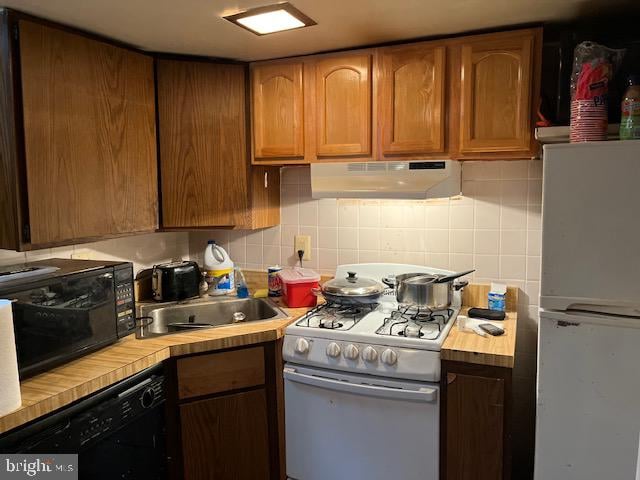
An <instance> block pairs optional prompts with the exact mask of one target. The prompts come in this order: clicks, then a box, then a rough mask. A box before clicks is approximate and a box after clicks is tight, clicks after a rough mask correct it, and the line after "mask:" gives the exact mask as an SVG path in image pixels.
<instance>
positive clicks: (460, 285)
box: [453, 280, 469, 291]
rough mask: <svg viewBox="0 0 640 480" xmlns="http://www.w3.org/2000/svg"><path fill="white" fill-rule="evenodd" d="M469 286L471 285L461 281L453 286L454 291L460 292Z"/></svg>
mask: <svg viewBox="0 0 640 480" xmlns="http://www.w3.org/2000/svg"><path fill="white" fill-rule="evenodd" d="M467 285H469V282H468V281H466V280H461V281H459V282H455V283H454V284H453V288H454V290H456V291H458V290H462V289H463V288H464V287H466V286H467Z"/></svg>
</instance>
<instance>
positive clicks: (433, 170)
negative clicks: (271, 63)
mask: <svg viewBox="0 0 640 480" xmlns="http://www.w3.org/2000/svg"><path fill="white" fill-rule="evenodd" d="M460 187H461V168H460V163H459V162H458V161H456V160H415V161H414V160H412V161H389V162H357V163H312V164H311V196H312V197H313V198H394V199H426V198H449V197H453V196H456V195H460V192H461V188H460Z"/></svg>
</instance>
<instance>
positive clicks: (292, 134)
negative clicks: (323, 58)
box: [251, 62, 304, 158]
mask: <svg viewBox="0 0 640 480" xmlns="http://www.w3.org/2000/svg"><path fill="white" fill-rule="evenodd" d="M251 84H252V93H253V136H254V156H255V158H270V157H280V158H283V157H301V156H303V155H304V134H303V131H304V125H303V113H304V112H303V97H302V63H301V62H297V63H276V64H269V65H266V64H265V65H255V66H253V67H252V69H251Z"/></svg>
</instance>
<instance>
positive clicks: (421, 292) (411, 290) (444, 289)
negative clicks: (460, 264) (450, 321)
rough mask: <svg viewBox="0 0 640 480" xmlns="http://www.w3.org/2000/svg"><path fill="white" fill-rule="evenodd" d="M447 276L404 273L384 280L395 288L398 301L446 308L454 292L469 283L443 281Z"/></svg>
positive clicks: (425, 306) (427, 306) (418, 305)
mask: <svg viewBox="0 0 640 480" xmlns="http://www.w3.org/2000/svg"><path fill="white" fill-rule="evenodd" d="M467 273H471V272H467ZM445 277H446V278H449V276H445V275H436V274H433V275H432V274H425V273H403V274H402V275H396V276H395V277H387V278H383V279H382V281H383V282H384V283H385V284H387V285H389V286H390V287H393V288H394V289H395V292H396V300H397V301H398V303H401V304H403V305H411V306H414V307H419V308H427V309H429V310H444V309H447V308H449V307H450V306H451V304H452V301H453V295H454V292H456V291H458V290H460V289H462V288H463V287H465V286H467V285H468V284H469V282H467V281H460V280H444V281H441V279H444V278H445ZM456 278H457V277H456Z"/></svg>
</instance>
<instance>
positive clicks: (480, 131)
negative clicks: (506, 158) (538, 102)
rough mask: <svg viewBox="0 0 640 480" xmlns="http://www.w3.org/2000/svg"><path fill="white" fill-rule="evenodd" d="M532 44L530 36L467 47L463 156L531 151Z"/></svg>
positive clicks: (463, 74) (489, 40) (463, 76)
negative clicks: (476, 153) (465, 154)
mask: <svg viewBox="0 0 640 480" xmlns="http://www.w3.org/2000/svg"><path fill="white" fill-rule="evenodd" d="M533 46H534V37H533V35H532V34H530V33H525V34H520V35H512V36H505V37H501V38H496V39H492V38H491V37H490V36H488V38H486V39H484V40H478V41H474V42H471V43H468V44H464V45H462V72H461V79H462V80H461V81H462V96H461V99H462V102H461V113H460V115H461V136H460V151H461V152H462V153H465V152H466V153H469V152H508V151H526V150H529V149H530V148H531V131H532V116H531V89H532V57H533Z"/></svg>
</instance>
